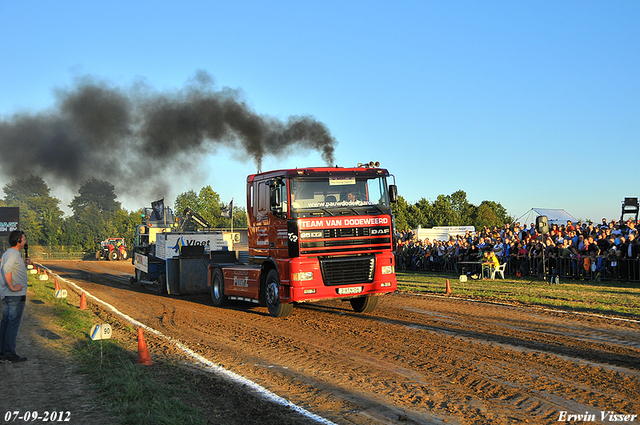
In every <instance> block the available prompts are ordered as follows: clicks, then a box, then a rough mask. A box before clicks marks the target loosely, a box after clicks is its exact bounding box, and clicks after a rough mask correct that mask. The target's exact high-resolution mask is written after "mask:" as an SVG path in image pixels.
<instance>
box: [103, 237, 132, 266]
mask: <svg viewBox="0 0 640 425" xmlns="http://www.w3.org/2000/svg"><path fill="white" fill-rule="evenodd" d="M105 259H106V260H109V261H118V260H126V259H127V246H126V244H125V243H124V238H107V239H105V240H103V241H102V242H100V249H99V250H98V252H96V260H105Z"/></svg>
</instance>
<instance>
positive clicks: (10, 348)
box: [0, 295, 27, 357]
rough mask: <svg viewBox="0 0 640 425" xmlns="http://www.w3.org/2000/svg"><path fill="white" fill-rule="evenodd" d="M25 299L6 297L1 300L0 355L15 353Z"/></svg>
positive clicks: (22, 297) (5, 355)
mask: <svg viewBox="0 0 640 425" xmlns="http://www.w3.org/2000/svg"><path fill="white" fill-rule="evenodd" d="M26 303H27V297H26V296H25V295H22V296H7V297H4V298H3V299H2V322H1V323H0V355H2V356H3V357H7V356H10V355H11V354H14V353H15V352H16V340H17V339H18V331H19V330H20V323H21V322H22V313H24V306H25V304H26Z"/></svg>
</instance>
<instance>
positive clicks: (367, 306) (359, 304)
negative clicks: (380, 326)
mask: <svg viewBox="0 0 640 425" xmlns="http://www.w3.org/2000/svg"><path fill="white" fill-rule="evenodd" d="M379 301H380V297H372V296H368V297H360V298H352V299H350V300H349V302H351V308H353V311H355V312H356V313H371V312H372V311H373V310H375V309H376V307H377V306H378V302H379Z"/></svg>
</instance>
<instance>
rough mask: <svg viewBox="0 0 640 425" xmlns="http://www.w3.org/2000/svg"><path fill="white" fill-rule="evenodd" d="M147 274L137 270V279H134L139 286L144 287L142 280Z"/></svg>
mask: <svg viewBox="0 0 640 425" xmlns="http://www.w3.org/2000/svg"><path fill="white" fill-rule="evenodd" d="M145 277H146V276H145V273H144V272H143V271H142V270H139V269H136V271H135V277H134V278H133V279H134V281H135V282H136V283H137V284H138V285H142V280H143V279H144V278H145Z"/></svg>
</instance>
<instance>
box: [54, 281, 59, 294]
mask: <svg viewBox="0 0 640 425" xmlns="http://www.w3.org/2000/svg"><path fill="white" fill-rule="evenodd" d="M55 282H56V286H55V288H54V289H55V290H56V292H58V291H59V290H60V285H58V279H56V281H55Z"/></svg>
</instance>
